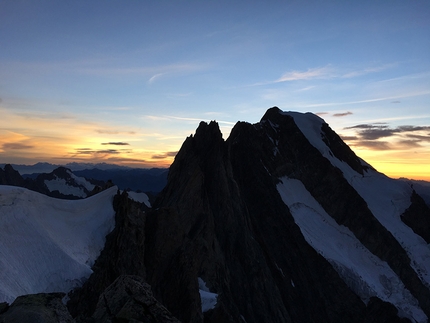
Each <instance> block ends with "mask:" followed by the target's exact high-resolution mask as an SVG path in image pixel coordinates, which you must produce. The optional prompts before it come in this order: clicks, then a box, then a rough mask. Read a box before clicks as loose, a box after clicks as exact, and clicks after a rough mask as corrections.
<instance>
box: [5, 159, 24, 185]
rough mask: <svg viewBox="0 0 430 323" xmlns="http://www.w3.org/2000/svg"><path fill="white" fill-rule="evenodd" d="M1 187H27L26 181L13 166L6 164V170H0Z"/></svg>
mask: <svg viewBox="0 0 430 323" xmlns="http://www.w3.org/2000/svg"><path fill="white" fill-rule="evenodd" d="M0 185H11V186H20V187H24V186H25V181H24V179H23V178H22V176H21V175H20V174H19V173H18V171H16V170H14V169H13V167H12V165H10V164H6V165H5V166H4V170H3V169H1V168H0Z"/></svg>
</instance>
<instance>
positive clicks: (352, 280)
mask: <svg viewBox="0 0 430 323" xmlns="http://www.w3.org/2000/svg"><path fill="white" fill-rule="evenodd" d="M277 188H278V192H279V194H280V195H281V198H282V200H283V201H284V203H285V204H286V205H287V206H288V207H289V209H290V211H291V213H292V215H293V217H294V220H295V222H296V223H297V225H298V226H299V227H300V230H301V231H302V233H303V236H304V237H305V239H306V241H307V242H308V243H309V244H310V245H311V246H312V247H313V248H314V249H315V250H316V251H318V252H319V253H320V254H321V255H322V256H323V257H325V258H326V259H327V260H328V261H329V262H330V263H331V264H332V265H333V267H334V268H335V269H336V270H337V271H338V272H339V274H340V276H341V277H342V278H343V279H344V280H345V282H346V283H347V285H348V286H350V287H351V289H352V290H354V291H355V292H356V293H357V295H359V296H360V297H361V298H362V299H363V300H364V301H367V300H368V299H369V298H370V297H372V296H377V297H379V298H380V299H382V300H384V301H387V302H390V303H392V304H394V305H395V306H396V307H397V308H398V309H399V312H400V315H401V316H405V317H408V318H414V319H415V320H416V321H417V322H426V321H427V317H426V315H425V314H424V313H423V311H422V310H421V309H420V308H419V306H418V301H417V300H416V299H415V298H414V297H413V296H412V295H411V293H410V292H409V291H408V290H407V289H406V288H405V286H404V285H403V283H402V281H401V280H400V279H399V277H398V276H397V275H396V274H395V273H394V272H393V270H392V269H391V268H390V267H389V266H388V264H387V263H386V262H385V261H382V260H381V259H379V258H378V257H376V256H375V255H373V254H372V253H371V252H370V251H369V250H367V249H366V247H365V246H363V245H362V243H361V242H360V241H359V240H358V239H357V238H356V237H355V236H354V234H353V233H352V232H351V231H350V230H349V229H348V228H346V227H345V226H341V225H338V224H337V223H336V221H335V220H334V219H333V218H332V217H331V216H329V215H328V214H327V213H326V212H325V211H324V209H323V208H322V207H321V205H320V204H319V203H318V202H317V201H316V200H315V199H314V198H313V197H312V195H311V194H310V193H309V192H308V191H307V190H306V188H305V187H304V185H303V184H302V182H300V181H299V180H296V179H289V178H286V177H284V178H282V179H281V183H279V184H278V185H277Z"/></svg>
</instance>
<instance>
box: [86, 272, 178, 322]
mask: <svg viewBox="0 0 430 323" xmlns="http://www.w3.org/2000/svg"><path fill="white" fill-rule="evenodd" d="M93 319H94V322H95V323H99V322H100V323H105V322H106V323H108V322H124V323H125V322H148V323H149V322H157V323H180V321H179V320H177V319H176V318H175V317H173V316H172V315H171V314H170V312H169V311H168V310H167V309H166V308H165V307H164V306H163V305H161V304H160V303H159V302H158V301H157V300H156V299H155V298H154V296H153V295H152V292H151V287H150V286H149V285H148V284H147V283H146V282H145V281H144V279H143V278H142V277H140V276H126V275H122V276H119V277H118V278H117V279H116V280H115V281H114V282H113V283H112V285H110V286H109V287H108V288H107V289H106V290H105V291H104V292H103V293H102V294H101V295H100V298H99V301H98V303H97V307H96V311H95V313H94V315H93Z"/></svg>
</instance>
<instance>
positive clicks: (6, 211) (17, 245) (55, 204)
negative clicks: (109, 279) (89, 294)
mask: <svg viewBox="0 0 430 323" xmlns="http://www.w3.org/2000/svg"><path fill="white" fill-rule="evenodd" d="M116 191H117V188H116V187H111V188H110V189H107V190H105V191H103V192H101V193H99V194H97V195H94V196H92V197H89V198H87V199H84V200H73V201H70V200H60V199H54V198H51V197H47V196H45V195H42V194H39V193H36V192H33V191H30V190H27V189H24V188H20V187H12V186H0V231H1V233H0V277H2V278H1V280H0V302H2V301H7V302H11V301H13V300H14V299H15V298H16V297H17V296H19V295H23V294H29V293H41V292H57V291H63V292H67V291H69V290H70V289H72V288H74V287H76V286H79V285H81V284H82V280H84V279H86V278H87V277H88V276H89V275H90V274H91V272H92V271H91V266H92V264H93V263H94V261H95V260H96V258H97V257H98V255H99V253H100V251H101V249H102V248H103V246H104V242H105V236H106V235H107V234H108V233H109V232H110V231H111V230H112V229H113V227H114V215H115V211H114V209H113V207H112V198H113V196H114V195H115V194H116Z"/></svg>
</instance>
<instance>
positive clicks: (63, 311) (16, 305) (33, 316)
mask: <svg viewBox="0 0 430 323" xmlns="http://www.w3.org/2000/svg"><path fill="white" fill-rule="evenodd" d="M64 296H65V294H64V293H50V294H33V295H25V296H20V297H18V298H17V299H16V300H15V301H14V302H13V303H12V305H11V306H10V307H9V308H8V309H7V311H6V312H4V313H3V314H1V315H0V322H1V323H15V322H20V323H34V322H38V323H59V322H61V323H73V322H75V321H74V320H73V318H72V317H71V315H70V314H69V312H68V311H67V308H66V306H65V305H64V304H63V303H62V301H61V299H62V298H63V297H64Z"/></svg>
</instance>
